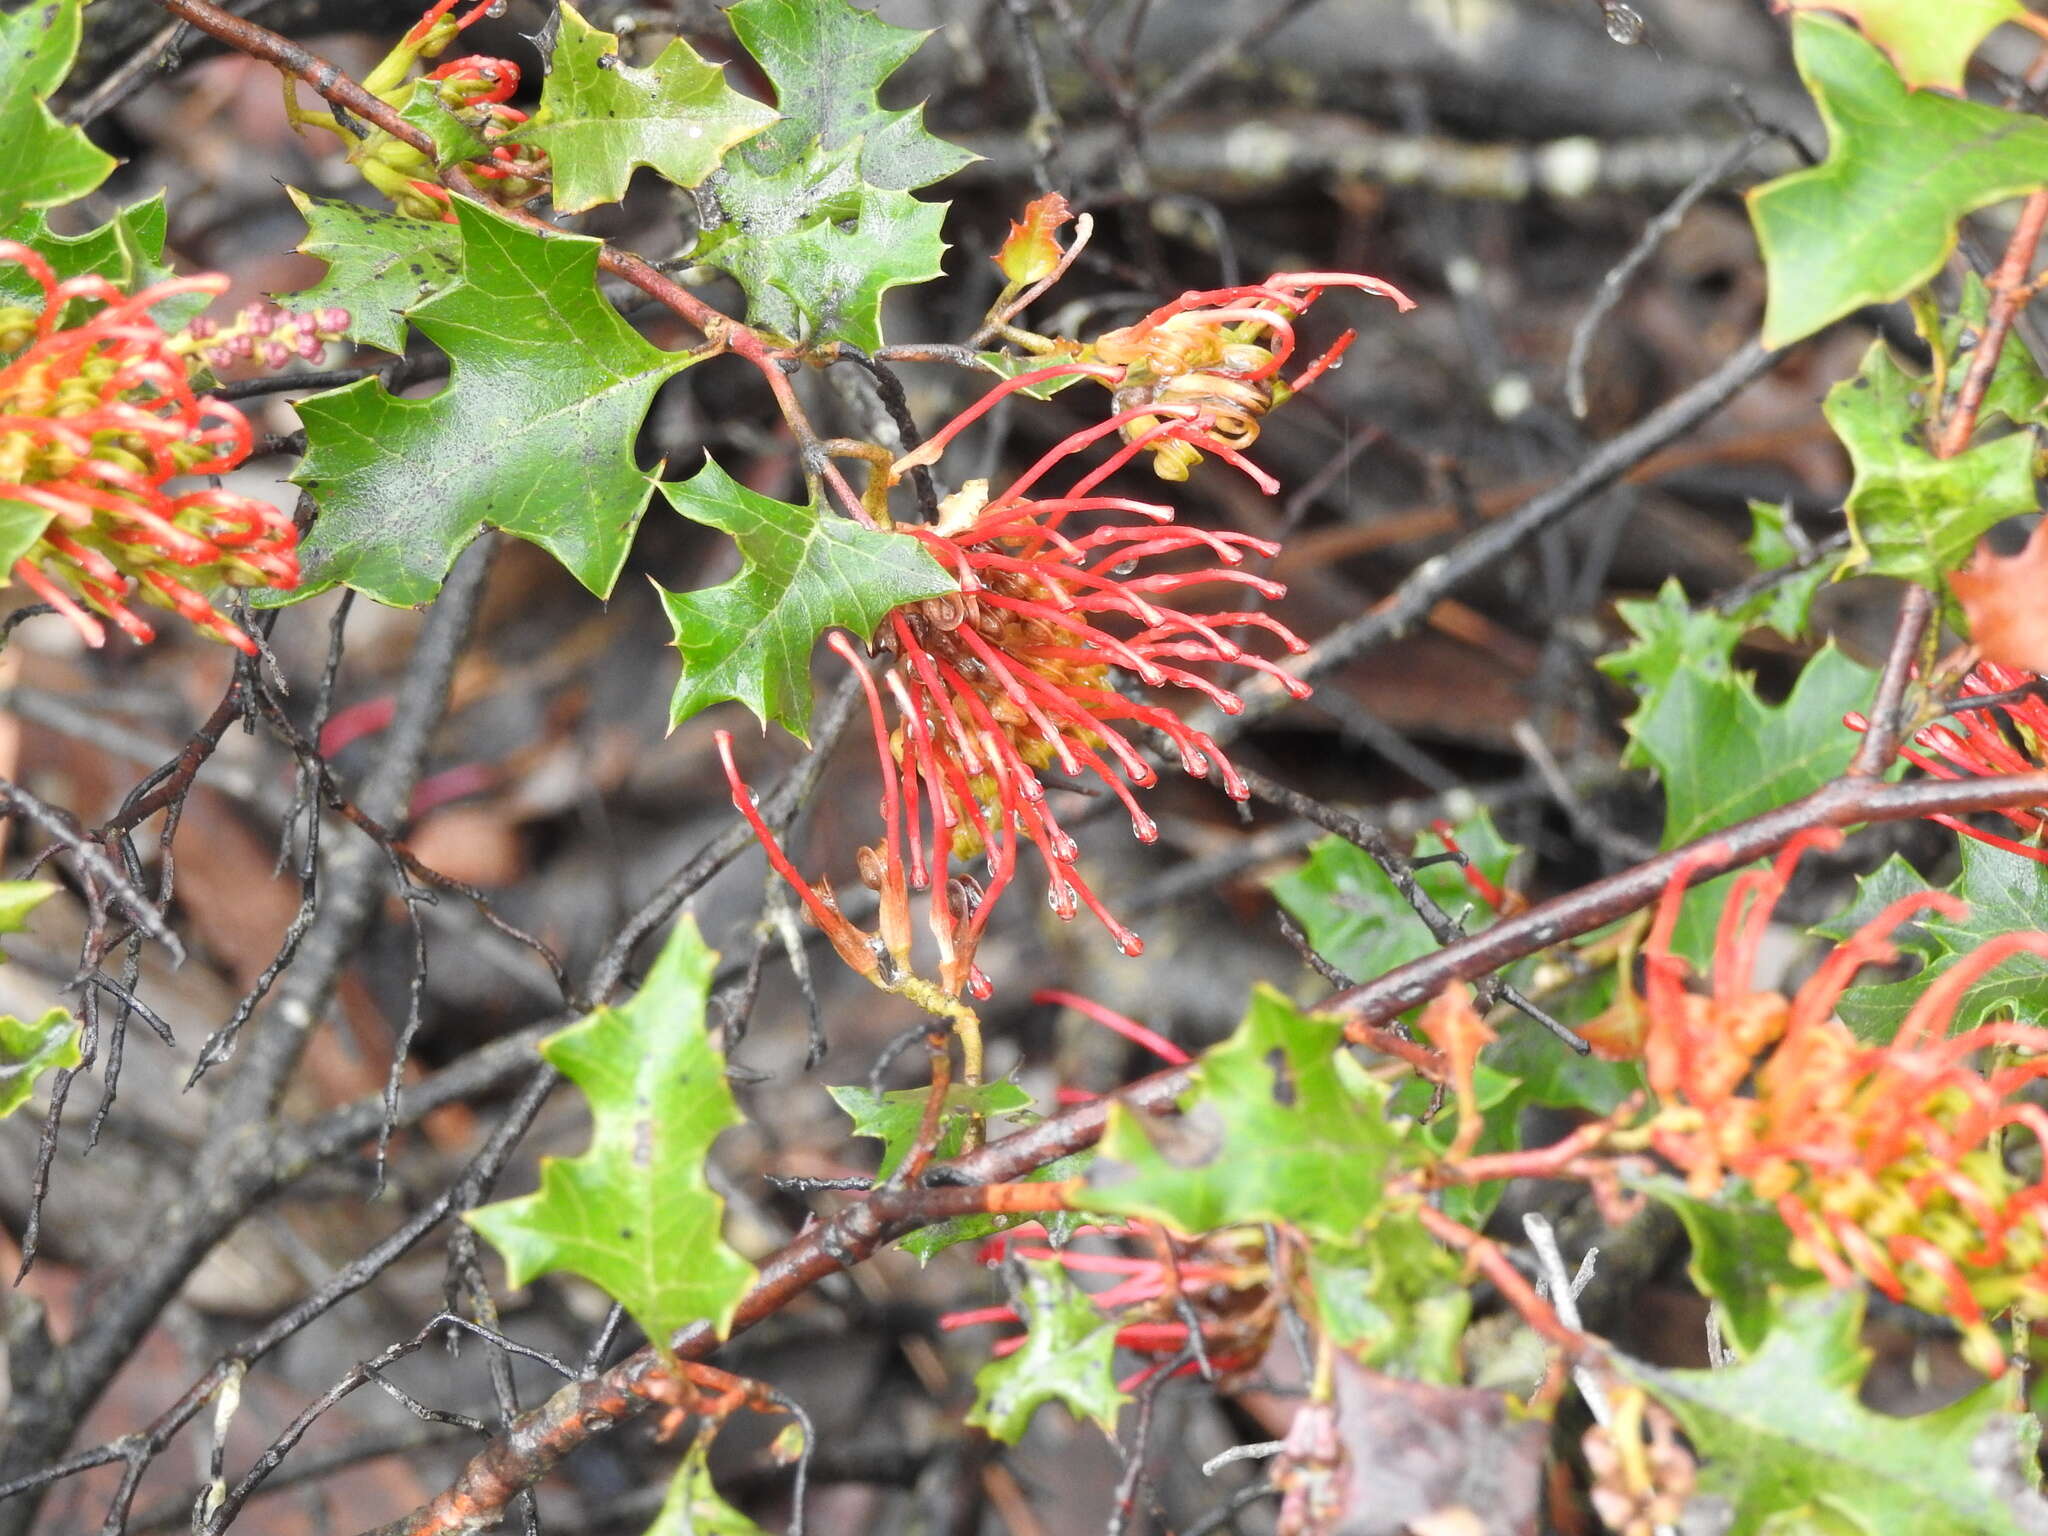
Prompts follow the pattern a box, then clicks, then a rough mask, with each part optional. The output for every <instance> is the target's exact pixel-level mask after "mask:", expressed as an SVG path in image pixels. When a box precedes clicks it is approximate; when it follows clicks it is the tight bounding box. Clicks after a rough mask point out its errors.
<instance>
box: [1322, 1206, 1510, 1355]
mask: <svg viewBox="0 0 2048 1536" xmlns="http://www.w3.org/2000/svg"><path fill="white" fill-rule="evenodd" d="M1452 1214H1453V1215H1456V1213H1455V1212H1453V1213H1452ZM1461 1219H1462V1218H1461ZM1480 1224H1481V1225H1484V1224H1485V1218H1484V1217H1481V1218H1480ZM1461 1270H1462V1265H1461V1264H1460V1262H1459V1260H1458V1259H1457V1258H1456V1257H1455V1256H1454V1255H1453V1254H1452V1253H1450V1251H1449V1250H1447V1249H1446V1248H1444V1246H1443V1245H1442V1244H1440V1243H1439V1242H1437V1240H1436V1239H1435V1238H1433V1237H1431V1236H1430V1235H1429V1233H1428V1232H1427V1231H1425V1230H1424V1229H1423V1226H1422V1223H1421V1222H1419V1221H1417V1220H1416V1219H1415V1217H1414V1216H1412V1215H1410V1214H1408V1213H1407V1212H1401V1213H1398V1214H1389V1215H1388V1216H1387V1217H1386V1219H1384V1220H1382V1221H1381V1222H1380V1223H1379V1225H1378V1226H1376V1227H1375V1228H1374V1229H1373V1232H1372V1236H1371V1237H1370V1238H1369V1239H1368V1240H1367V1241H1366V1242H1365V1243H1363V1244H1361V1245H1359V1246H1358V1247H1355V1248H1338V1247H1335V1246H1332V1245H1327V1244H1318V1245H1316V1246H1315V1247H1312V1248H1311V1249H1310V1250H1309V1260H1308V1288H1309V1291H1310V1292H1311V1293H1312V1294H1313V1296H1314V1298H1315V1317H1316V1321H1317V1323H1318V1324H1319V1325H1320V1326H1321V1327H1322V1329H1323V1331H1324V1332H1326V1333H1328V1334H1329V1336H1330V1340H1331V1342H1332V1343H1334V1344H1336V1345H1337V1346H1338V1347H1339V1348H1341V1349H1344V1350H1345V1351H1347V1352H1348V1353H1350V1354H1351V1355H1353V1356H1355V1357H1356V1358H1357V1359H1358V1360H1360V1361H1362V1362H1363V1363H1364V1364H1366V1365H1369V1366H1372V1367H1373V1368H1374V1369H1376V1370H1382V1371H1386V1372H1388V1373H1390V1374H1391V1375H1395V1376H1400V1377H1404V1378H1406V1379H1408V1380H1411V1381H1433V1382H1437V1383H1440V1384H1442V1385H1445V1386H1456V1385H1458V1384H1459V1383H1461V1382H1462V1381H1463V1380H1464V1379H1465V1376H1464V1362H1463V1359H1462V1357H1461V1351H1460V1347H1459V1346H1460V1344H1461V1343H1462V1341H1463V1339H1464V1336H1465V1324H1466V1323H1467V1322H1468V1321H1469V1320H1470V1318H1471V1315H1472V1293H1471V1292H1470V1291H1468V1290H1466V1289H1465V1286H1464V1284H1463V1283H1462V1280H1461V1278H1460V1274H1461Z"/></svg>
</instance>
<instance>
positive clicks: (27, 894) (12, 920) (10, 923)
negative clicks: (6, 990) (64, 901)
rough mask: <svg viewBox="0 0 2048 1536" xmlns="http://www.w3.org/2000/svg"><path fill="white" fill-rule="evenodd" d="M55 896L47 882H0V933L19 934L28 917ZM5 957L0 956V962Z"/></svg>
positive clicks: (54, 890)
mask: <svg viewBox="0 0 2048 1536" xmlns="http://www.w3.org/2000/svg"><path fill="white" fill-rule="evenodd" d="M56 894H57V886H56V885H55V883H54V882H52V881H49V880H0V933H20V932H21V931H22V929H23V928H25V927H27V926H28V915H29V913H31V912H33V911H35V909H36V908H37V907H39V906H41V905H42V904H43V903H44V902H46V901H48V900H49V899H50V898H51V897H52V896H54V895H56ZM6 958H7V956H6V955H4V954H0V960H5V959H6Z"/></svg>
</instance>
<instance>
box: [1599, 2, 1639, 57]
mask: <svg viewBox="0 0 2048 1536" xmlns="http://www.w3.org/2000/svg"><path fill="white" fill-rule="evenodd" d="M1600 9H1601V11H1602V13H1603V15H1604V19H1605V20H1606V22H1607V35H1608V36H1609V37H1611V38H1613V39H1614V40H1615V41H1616V42H1617V43H1619V44H1621V46H1622V47H1624V48H1633V47H1634V46H1635V45H1636V44H1637V43H1640V42H1641V41H1642V40H1643V33H1644V31H1645V30H1647V29H1646V28H1645V26H1644V23H1643V17H1642V13H1641V12H1639V11H1638V10H1636V8H1635V7H1634V6H1632V5H1619V4H1614V5H1607V4H1603V5H1602V6H1601V7H1600Z"/></svg>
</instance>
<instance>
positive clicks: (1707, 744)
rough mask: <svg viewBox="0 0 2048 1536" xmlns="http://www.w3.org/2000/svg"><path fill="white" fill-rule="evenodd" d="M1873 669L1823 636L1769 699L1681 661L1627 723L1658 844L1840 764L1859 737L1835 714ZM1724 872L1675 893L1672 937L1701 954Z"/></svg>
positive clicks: (1741, 679)
mask: <svg viewBox="0 0 2048 1536" xmlns="http://www.w3.org/2000/svg"><path fill="white" fill-rule="evenodd" d="M1875 686H1876V677H1875V675H1874V674H1873V673H1872V672H1871V671H1870V669H1869V668H1867V667H1863V666H1859V665H1857V664H1856V663H1855V662H1853V661H1851V660H1849V658H1848V657H1846V656H1844V655H1843V654H1842V653H1841V652H1840V651H1838V650H1836V649H1835V648H1834V647H1833V646H1832V645H1829V646H1827V647H1826V648H1825V649H1823V650H1822V651H1821V652H1820V653H1819V654H1818V655H1817V656H1815V657H1814V658H1813V660H1811V661H1810V662H1808V663H1807V664H1806V668H1805V670H1804V671H1802V672H1801V673H1800V674H1799V681H1798V683H1797V685H1795V686H1794V688H1793V690H1792V695H1791V697H1790V698H1788V699H1786V701H1785V702H1784V703H1783V704H1782V705H1777V706H1772V705H1769V704H1766V703H1764V701H1763V700H1762V699H1760V698H1758V697H1757V693H1756V685H1755V683H1754V682H1753V681H1752V680H1751V679H1750V678H1749V677H1748V676H1746V675H1742V674H1737V675H1733V676H1714V675H1711V674H1709V673H1708V672H1706V671H1704V670H1703V669H1701V668H1698V667H1695V666H1692V665H1684V666H1681V667H1680V668H1679V669H1678V670H1677V671H1676V672H1675V673H1673V674H1672V676H1671V678H1670V681H1669V684H1668V686H1667V687H1666V688H1665V690H1664V692H1663V694H1662V695H1660V696H1659V697H1658V699H1657V701H1656V703H1655V704H1654V705H1653V706H1652V707H1651V708H1650V709H1649V710H1647V711H1645V713H1644V715H1643V716H1642V718H1641V719H1640V720H1639V722H1638V723H1637V725H1636V732H1635V734H1636V740H1637V741H1638V742H1640V743H1641V744H1642V748H1643V751H1644V752H1645V753H1646V754H1647V755H1648V757H1649V759H1650V761H1651V763H1652V764H1653V765H1654V766H1655V767H1656V770H1657V776H1658V777H1659V778H1660V779H1661V780H1662V781H1663V784H1664V839H1663V846H1664V847H1666V848H1676V847H1678V846H1679V845H1680V844H1683V843H1690V842H1694V841H1696V840H1697V839H1699V838H1702V837H1704V836H1706V835H1707V834H1708V833H1710V832H1716V831H1719V830H1720V829H1721V828H1723V827H1728V826H1732V825H1734V824H1735V823H1736V822H1738V821H1744V820H1747V819H1748V818H1749V817H1751V816H1759V815H1761V814H1763V813H1764V812H1765V811H1768V810H1771V809H1773V808H1775V807H1777V806H1780V805H1784V804H1786V803H1788V802H1790V801H1792V800H1796V799H1798V798H1799V797H1800V796H1801V795H1805V794H1810V793H1811V792H1812V791H1814V790H1816V789H1818V788H1819V787H1820V786H1821V785H1823V784H1825V783H1826V782H1827V781H1828V780H1830V779H1832V778H1835V777H1837V776H1838V775H1840V774H1841V773H1842V772H1843V771H1844V770H1846V769H1847V768H1848V766H1849V759H1850V758H1851V757H1853V756H1854V755H1855V752H1856V744H1857V742H1858V741H1859V740H1861V738H1860V737H1859V736H1857V734H1856V733H1855V732H1854V731H1851V730H1849V729H1848V728H1847V727H1846V726H1844V725H1843V724H1842V716H1843V715H1844V714H1846V713H1848V712H1849V711H1851V710H1856V709H1864V708H1867V707H1868V706H1869V703H1870V696H1871V691H1872V689H1873V688H1874V687H1875ZM1731 878H1733V877H1732V876H1723V877H1722V878H1721V879H1719V880H1714V881H1710V882H1708V883H1707V884H1705V885H1702V886H1698V887H1696V888H1695V889H1694V890H1693V891H1692V892H1691V893H1690V894H1689V895H1688V896H1687V897H1686V899H1685V912H1684V916H1683V917H1682V918H1681V920H1680V923H1679V931H1678V935H1677V937H1676V939H1675V941H1674V947H1675V948H1676V949H1677V951H1678V952H1679V953H1680V954H1682V955H1684V956H1685V957H1686V958H1687V959H1689V960H1692V961H1694V962H1700V961H1704V960H1705V959H1706V957H1707V955H1708V953H1709V952H1710V951H1711V949H1712V947H1713V929H1714V923H1715V920H1716V918H1717V916H1718V914H1719V912H1720V910H1721V903H1722V901H1723V900H1724V899H1725V897H1726V895H1727V883H1728V880H1729V879H1731Z"/></svg>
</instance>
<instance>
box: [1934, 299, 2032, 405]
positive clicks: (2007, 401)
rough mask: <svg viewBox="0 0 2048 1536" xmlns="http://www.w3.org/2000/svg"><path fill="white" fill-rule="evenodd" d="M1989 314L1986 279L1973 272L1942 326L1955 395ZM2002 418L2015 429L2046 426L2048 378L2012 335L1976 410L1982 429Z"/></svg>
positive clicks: (2026, 349)
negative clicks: (1999, 417) (1995, 419)
mask: <svg viewBox="0 0 2048 1536" xmlns="http://www.w3.org/2000/svg"><path fill="white" fill-rule="evenodd" d="M1990 313H1991V294H1990V292H1989V291H1988V290H1987V289H1986V288H1985V286H1984V279H1983V278H1981V277H1979V276H1978V275H1977V274H1976V273H1974V272H1965V273H1964V274H1963V291H1962V293H1961V294H1959V295H1958V296H1957V299H1956V305H1955V309H1954V311H1953V312H1952V313H1951V314H1949V315H1948V316H1946V317H1945V318H1944V319H1943V321H1942V327H1941V341H1942V346H1943V348H1944V349H1945V350H1946V352H1947V353H1948V357H1949V374H1948V378H1949V387H1950V390H1951V392H1952V393H1953V391H1954V389H1955V387H1956V386H1957V385H1958V384H1959V383H1960V382H1961V381H1962V378H1963V375H1964V374H1965V373H1966V372H1967V371H1968V369H1969V363H1970V352H1971V349H1972V348H1974V347H1975V346H1976V345H1977V343H1978V342H1979V341H1980V340H1982V339H1983V336H1984V327H1985V325H1986V324H1987V323H1988V321H1989V317H1990ZM1996 416H2003V417H2004V418H2005V419H2006V420H2007V421H2009V422H2011V423H2012V424H2013V425H2014V426H2016V427H2025V426H2036V425H2040V424H2042V423H2043V422H2044V421H2048V375H2044V374H2043V373H2042V372H2041V370H2040V368H2039V367H2038V366H2037V365H2036V364H2035V362H2034V354H2033V352H2032V351H2031V350H2030V349H2029V348H2027V347H2024V346H2022V345H2020V343H2019V341H2018V340H2017V339H2016V338H2014V337H2012V336H2010V335H2008V336H2007V338H2006V343H2005V345H2004V346H2003V347H2002V348H2000V349H1999V353H1998V362H1997V363H1996V364H1995V365H1994V366H1993V367H1992V370H1991V382H1990V384H1988V385H1987V386H1986V387H1985V390H1984V401H1983V403H1982V404H1981V405H1980V406H1978V408H1977V420H1978V422H1979V423H1980V424H1982V423H1984V422H1987V421H1990V420H1991V419H1992V418H1993V417H1996Z"/></svg>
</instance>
